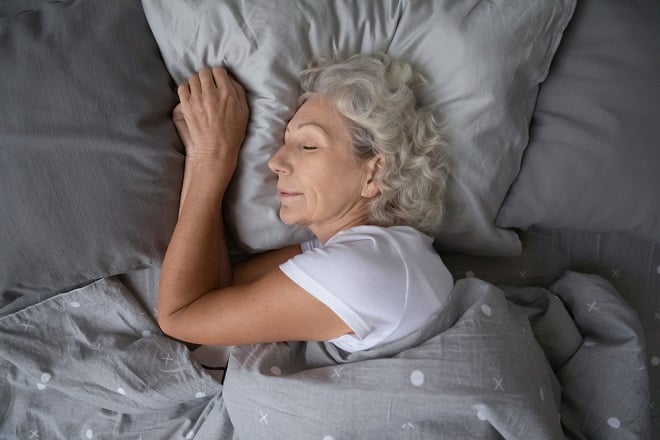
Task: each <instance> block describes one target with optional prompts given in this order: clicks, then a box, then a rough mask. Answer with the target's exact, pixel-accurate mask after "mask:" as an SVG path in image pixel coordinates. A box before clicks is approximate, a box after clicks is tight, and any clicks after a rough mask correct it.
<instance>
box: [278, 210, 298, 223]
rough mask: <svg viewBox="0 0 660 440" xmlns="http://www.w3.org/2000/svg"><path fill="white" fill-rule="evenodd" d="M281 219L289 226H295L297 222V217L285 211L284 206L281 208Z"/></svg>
mask: <svg viewBox="0 0 660 440" xmlns="http://www.w3.org/2000/svg"><path fill="white" fill-rule="evenodd" d="M280 220H281V221H282V223H284V224H285V225H288V226H294V225H296V224H297V222H296V221H295V218H294V217H293V216H291V215H290V214H289V215H287V213H286V212H284V209H283V208H280Z"/></svg>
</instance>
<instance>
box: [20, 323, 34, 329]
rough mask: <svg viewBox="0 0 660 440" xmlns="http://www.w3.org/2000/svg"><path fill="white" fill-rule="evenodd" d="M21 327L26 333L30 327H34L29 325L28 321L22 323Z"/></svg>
mask: <svg viewBox="0 0 660 440" xmlns="http://www.w3.org/2000/svg"><path fill="white" fill-rule="evenodd" d="M21 325H22V326H23V328H24V329H25V331H27V329H29V328H30V327H34V326H33V325H32V324H30V321H28V322H24V323H23V324H21Z"/></svg>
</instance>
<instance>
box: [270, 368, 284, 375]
mask: <svg viewBox="0 0 660 440" xmlns="http://www.w3.org/2000/svg"><path fill="white" fill-rule="evenodd" d="M270 372H271V373H273V374H274V375H275V376H281V375H282V370H280V367H271V368H270Z"/></svg>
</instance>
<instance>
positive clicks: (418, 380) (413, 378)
mask: <svg viewBox="0 0 660 440" xmlns="http://www.w3.org/2000/svg"><path fill="white" fill-rule="evenodd" d="M410 382H411V383H412V384H413V385H415V386H416V387H421V386H422V385H424V373H422V372H421V371H419V370H415V371H413V372H412V373H410Z"/></svg>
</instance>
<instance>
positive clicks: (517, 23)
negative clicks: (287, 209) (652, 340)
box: [142, 0, 575, 255]
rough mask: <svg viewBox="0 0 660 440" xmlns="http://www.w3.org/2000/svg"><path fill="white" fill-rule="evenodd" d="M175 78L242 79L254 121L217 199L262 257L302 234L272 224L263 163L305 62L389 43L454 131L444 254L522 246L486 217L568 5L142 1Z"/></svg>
mask: <svg viewBox="0 0 660 440" xmlns="http://www.w3.org/2000/svg"><path fill="white" fill-rule="evenodd" d="M142 3H143V5H144V7H145V12H146V15H147V19H148V20H149V24H150V25H151V27H152V30H153V32H154V35H155V37H156V40H157V42H158V45H159V47H160V49H161V51H162V53H163V58H164V59H165V63H166V65H167V67H168V69H169V70H170V73H171V74H172V76H173V77H174V79H175V80H177V81H183V80H184V79H186V78H187V77H188V76H189V75H191V74H192V73H193V72H194V71H195V70H198V69H199V68H201V67H203V66H208V65H224V66H227V67H228V68H229V69H231V70H232V71H233V73H234V74H235V75H236V76H237V77H238V79H239V80H240V81H241V82H242V83H243V84H244V85H245V86H246V88H247V90H248V94H249V96H248V98H249V100H250V108H251V118H252V120H251V123H250V126H249V129H248V134H247V137H246V140H245V143H244V145H243V150H242V154H241V158H240V163H239V168H238V170H237V174H236V176H235V179H234V182H233V185H232V187H231V188H229V191H228V193H227V199H226V202H227V203H226V207H227V208H228V209H227V210H226V214H227V223H228V225H229V226H230V228H231V229H232V230H233V231H234V233H235V235H236V237H237V238H238V241H239V243H240V244H241V245H243V246H244V247H246V248H248V249H250V250H253V251H259V250H264V249H269V248H273V247H279V246H282V245H284V244H288V243H293V242H299V241H300V240H302V239H305V238H309V235H308V233H307V232H306V231H304V230H301V229H298V228H289V227H287V226H285V225H284V224H282V223H281V222H280V221H279V219H278V215H277V213H278V208H279V201H278V198H277V191H276V184H275V182H276V179H275V175H274V174H273V173H271V171H270V170H269V169H268V167H267V166H266V162H267V160H268V158H269V157H270V156H271V155H272V154H273V152H274V151H276V149H277V148H278V146H279V145H280V143H281V141H282V136H283V132H284V127H285V124H286V122H287V120H288V119H289V118H290V117H291V116H292V113H293V112H294V111H295V109H296V106H297V95H298V93H299V91H298V86H297V79H296V78H297V75H298V73H299V72H300V70H301V69H303V68H304V67H305V66H306V65H307V64H308V63H309V62H310V61H311V60H312V59H313V58H314V57H317V56H320V55H327V54H330V53H333V52H336V53H338V54H340V55H352V54H354V53H358V52H362V53H373V52H376V51H387V52H388V53H389V54H390V55H392V56H393V57H397V58H402V59H405V60H407V61H409V62H412V63H413V64H414V65H415V66H416V67H417V68H418V69H419V70H421V71H422V72H423V73H424V74H425V76H426V77H427V79H428V80H429V83H428V84H427V85H426V86H425V87H424V88H423V89H421V90H420V91H419V98H420V101H421V102H422V103H423V104H424V105H426V106H428V107H429V108H430V109H431V110H432V111H433V112H434V113H436V114H437V115H438V116H440V117H445V118H446V119H447V121H448V123H449V127H450V129H451V133H450V136H451V138H452V144H453V149H452V151H451V155H452V162H453V167H452V169H451V176H450V182H449V189H448V192H449V194H448V206H447V212H448V213H447V216H446V221H445V222H444V224H443V225H442V226H441V228H440V229H439V230H438V231H437V233H436V234H435V238H436V243H437V245H438V247H440V248H442V249H452V250H455V251H462V252H466V253H474V254H482V255H484V254H485V255H512V254H518V253H520V242H519V240H518V237H517V235H516V234H515V233H514V232H512V231H509V230H504V229H500V228H496V227H495V225H494V221H495V217H496V215H497V213H498V212H499V209H500V206H501V204H502V201H503V200H504V197H505V196H506V193H507V191H508V189H509V186H510V185H511V183H512V182H513V180H514V179H515V177H516V175H517V174H518V170H519V165H520V160H521V157H522V153H523V151H524V149H525V147H526V146H527V135H528V127H529V122H530V119H531V116H532V111H533V108H534V103H535V100H536V97H537V92H538V84H539V83H540V82H541V81H543V79H544V78H545V75H546V74H547V70H548V67H549V65H550V61H551V59H552V57H553V55H554V53H555V50H556V48H557V46H558V44H559V41H560V39H561V35H562V31H563V30H564V27H565V26H566V24H567V23H568V21H569V20H570V18H571V15H572V13H573V7H574V5H575V0H561V1H559V0H497V1H488V2H486V1H477V2H475V1H470V2H467V1H461V2H456V1H449V0H443V1H434V0H417V1H414V2H413V1H374V2H358V1H353V0H337V1H333V2H323V1H317V0H298V1H295V2H294V1H292V2H273V1H271V0H250V1H248V0H227V1H222V2H219V1H215V0H199V1H196V2H176V3H175V2H166V1H163V0H142Z"/></svg>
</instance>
